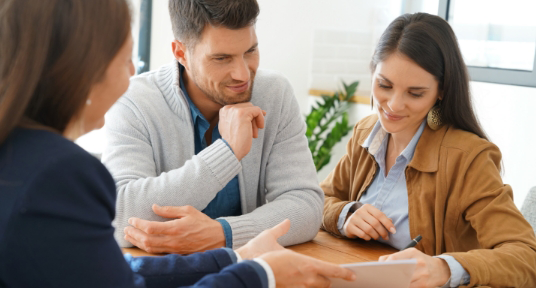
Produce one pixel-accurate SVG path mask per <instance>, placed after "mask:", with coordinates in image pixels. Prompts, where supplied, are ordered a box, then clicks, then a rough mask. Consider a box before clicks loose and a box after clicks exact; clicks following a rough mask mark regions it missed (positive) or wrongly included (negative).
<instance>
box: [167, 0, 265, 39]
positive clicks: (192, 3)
mask: <svg viewBox="0 0 536 288" xmlns="http://www.w3.org/2000/svg"><path fill="white" fill-rule="evenodd" d="M258 15H259V5H258V4H257V1H256V0H169V16H170V18H171V26H172V28H173V34H174V36H175V39H177V40H179V41H181V42H182V43H184V44H185V45H186V46H187V47H194V46H195V44H197V41H198V40H199V39H200V38H201V33H202V32H203V29H204V28H205V26H206V25H207V24H210V25H212V26H215V27H225V28H228V29H233V30H236V29H241V28H245V27H248V26H251V25H254V24H255V21H256V20H257V16H258Z"/></svg>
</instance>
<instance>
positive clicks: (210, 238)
mask: <svg viewBox="0 0 536 288" xmlns="http://www.w3.org/2000/svg"><path fill="white" fill-rule="evenodd" d="M153 211H154V213H156V214H157V215H160V216H162V217H165V218H176V219H174V220H170V221H166V222H158V221H147V220H142V219H139V218H135V217H133V218H130V219H129V220H128V223H129V224H130V225H132V226H128V227H126V228H125V240H127V241H129V242H130V243H132V244H134V245H135V246H138V247H139V248H140V249H142V250H145V251H147V252H149V253H179V254H191V253H194V252H200V251H205V250H209V249H214V248H220V247H223V246H225V235H224V233H223V228H222V227H221V224H220V223H219V222H218V221H216V220H212V219H210V217H208V216H207V215H205V214H203V213H202V212H200V211H198V210H197V209H195V208H193V207H192V206H162V207H161V206H158V205H156V204H154V205H153Z"/></svg>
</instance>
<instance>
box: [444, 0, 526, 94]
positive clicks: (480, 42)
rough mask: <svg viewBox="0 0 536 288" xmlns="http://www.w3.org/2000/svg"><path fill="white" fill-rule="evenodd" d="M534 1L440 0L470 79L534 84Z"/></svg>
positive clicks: (513, 83) (524, 84)
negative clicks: (454, 34) (456, 38)
mask: <svg viewBox="0 0 536 288" xmlns="http://www.w3.org/2000/svg"><path fill="white" fill-rule="evenodd" d="M535 10H536V2H535V1H531V0H509V1H490V0H463V1H462V0H439V7H438V15H439V16H441V17H443V18H444V19H446V20H447V21H448V22H449V23H450V25H451V26H452V28H453V30H454V32H455V33H456V36H457V37H458V42H459V44H460V49H461V51H462V54H463V57H464V60H465V63H466V64H467V66H468V68H469V73H470V75H471V80H474V81H482V82H492V83H500V84H511V85H520V86H531V87H536V68H535V66H536V61H535V60H536V57H535V55H536V17H533V15H532V14H533V11H535Z"/></svg>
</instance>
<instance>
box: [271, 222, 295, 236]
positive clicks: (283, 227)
mask: <svg viewBox="0 0 536 288" xmlns="http://www.w3.org/2000/svg"><path fill="white" fill-rule="evenodd" d="M289 229H290V220H288V219H285V220H283V221H282V222H281V223H279V224H277V225H275V226H274V227H272V228H270V229H269V230H270V233H272V235H274V236H275V237H276V239H277V238H279V237H281V236H283V235H285V234H287V232H288V230H289Z"/></svg>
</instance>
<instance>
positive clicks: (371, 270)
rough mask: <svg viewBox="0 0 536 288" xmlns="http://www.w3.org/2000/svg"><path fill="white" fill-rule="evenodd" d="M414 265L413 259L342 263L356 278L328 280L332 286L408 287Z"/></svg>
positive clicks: (415, 263)
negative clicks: (353, 279)
mask: <svg viewBox="0 0 536 288" xmlns="http://www.w3.org/2000/svg"><path fill="white" fill-rule="evenodd" d="M416 265H417V260H415V259H407V260H393V261H386V262H360V263H351V264H342V265H341V266H342V267H344V268H348V269H350V270H352V271H353V272H354V273H355V275H356V280H355V281H353V282H351V281H345V280H342V279H330V280H331V284H332V287H333V288H350V287H351V288H354V287H367V288H376V287H377V288H385V287H390V288H408V287H409V284H410V282H411V276H412V275H413V271H415V266H416Z"/></svg>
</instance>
